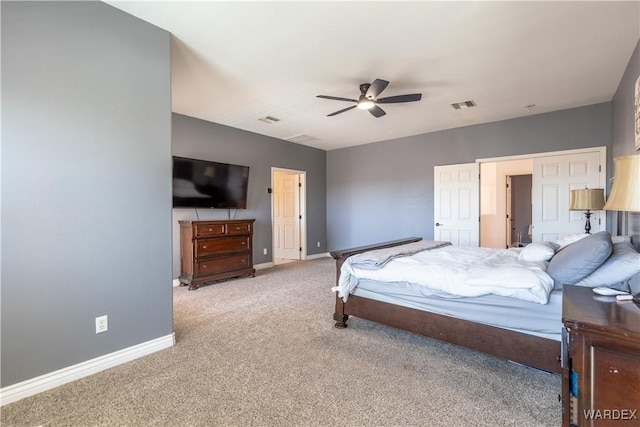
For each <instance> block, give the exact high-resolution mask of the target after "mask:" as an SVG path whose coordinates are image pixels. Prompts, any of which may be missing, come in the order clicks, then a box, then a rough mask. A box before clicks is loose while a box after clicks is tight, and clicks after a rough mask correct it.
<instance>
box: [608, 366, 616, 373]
mask: <svg viewBox="0 0 640 427" xmlns="http://www.w3.org/2000/svg"><path fill="white" fill-rule="evenodd" d="M609 373H612V374H617V373H618V368H616V367H615V366H611V367H610V368H609Z"/></svg>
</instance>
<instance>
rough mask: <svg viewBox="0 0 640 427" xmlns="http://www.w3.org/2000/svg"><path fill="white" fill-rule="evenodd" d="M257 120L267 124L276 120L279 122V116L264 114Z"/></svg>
mask: <svg viewBox="0 0 640 427" xmlns="http://www.w3.org/2000/svg"><path fill="white" fill-rule="evenodd" d="M258 120H260V121H261V122H265V123H268V124H271V123H276V122H279V121H280V119H279V118H277V117H273V116H266V117H262V118H260V119H258Z"/></svg>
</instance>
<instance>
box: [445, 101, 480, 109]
mask: <svg viewBox="0 0 640 427" xmlns="http://www.w3.org/2000/svg"><path fill="white" fill-rule="evenodd" d="M451 106H452V107H453V108H454V109H456V110H461V109H463V108H471V107H475V106H476V103H475V101H473V100H469V101H462V102H454V103H453V104H451Z"/></svg>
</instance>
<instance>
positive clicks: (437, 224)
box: [436, 222, 444, 227]
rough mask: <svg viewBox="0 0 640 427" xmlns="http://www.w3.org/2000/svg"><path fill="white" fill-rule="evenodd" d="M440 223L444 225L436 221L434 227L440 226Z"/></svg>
mask: <svg viewBox="0 0 640 427" xmlns="http://www.w3.org/2000/svg"><path fill="white" fill-rule="evenodd" d="M441 225H444V224H440V223H439V222H436V227H440V226H441Z"/></svg>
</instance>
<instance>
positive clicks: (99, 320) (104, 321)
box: [96, 315, 109, 334]
mask: <svg viewBox="0 0 640 427" xmlns="http://www.w3.org/2000/svg"><path fill="white" fill-rule="evenodd" d="M108 330H109V320H108V318H107V315H104V316H100V317H96V334H99V333H101V332H107V331H108Z"/></svg>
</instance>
